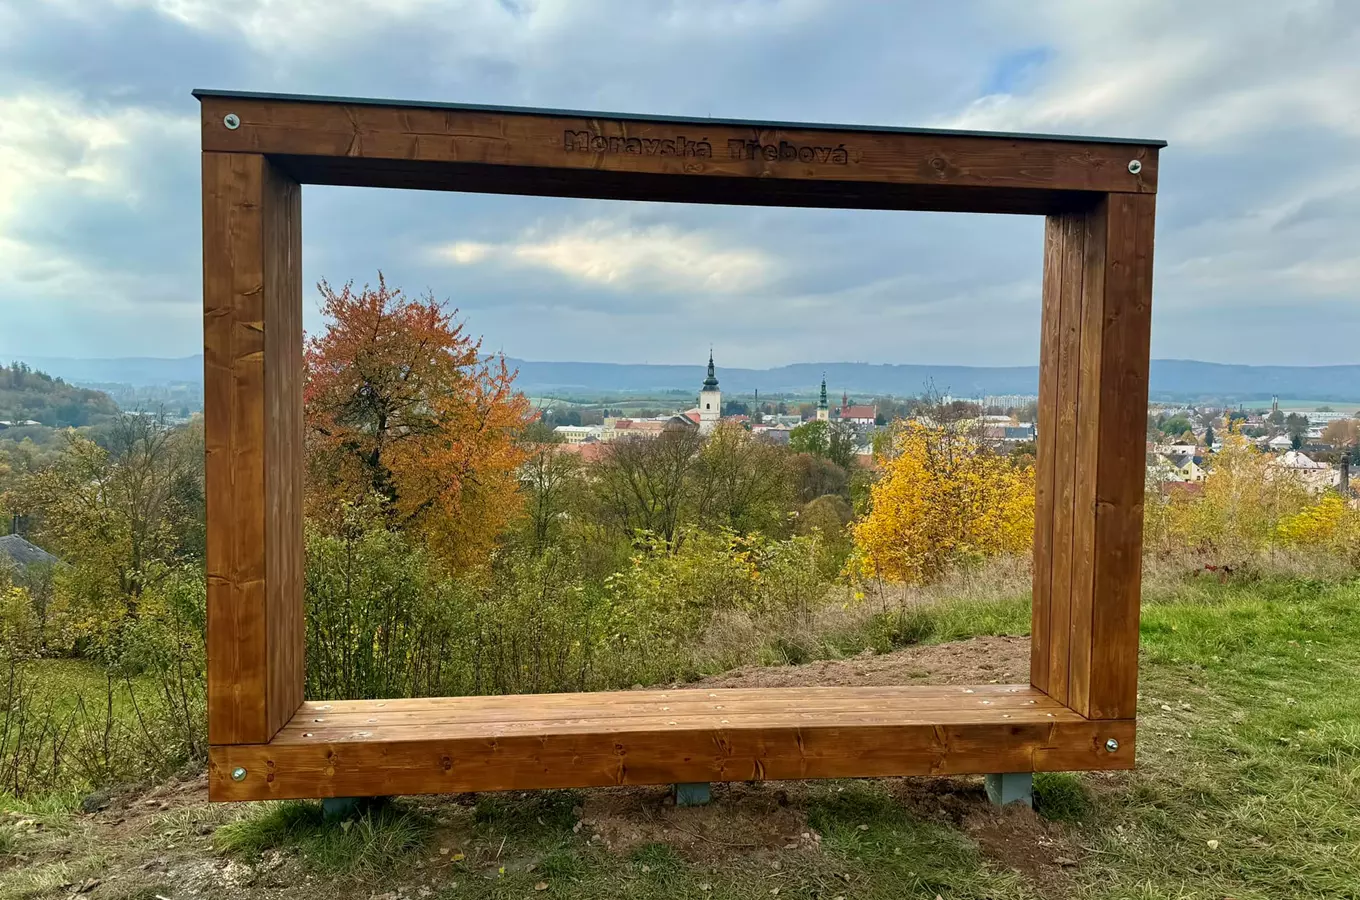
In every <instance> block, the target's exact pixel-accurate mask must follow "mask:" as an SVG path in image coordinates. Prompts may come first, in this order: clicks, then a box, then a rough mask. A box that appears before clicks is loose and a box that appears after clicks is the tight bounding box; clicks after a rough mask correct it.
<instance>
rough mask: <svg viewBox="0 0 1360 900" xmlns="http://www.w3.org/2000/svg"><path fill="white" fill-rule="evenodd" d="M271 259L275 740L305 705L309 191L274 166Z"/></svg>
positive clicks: (269, 444)
mask: <svg viewBox="0 0 1360 900" xmlns="http://www.w3.org/2000/svg"><path fill="white" fill-rule="evenodd" d="M264 172H265V185H264V195H265V197H267V198H269V200H268V201H267V203H266V206H265V208H264V213H263V224H264V248H263V252H264V254H265V262H266V266H265V277H266V279H267V283H266V285H265V295H264V296H265V307H264V322H265V330H264V337H265V367H264V379H265V414H266V417H265V463H266V465H265V497H266V502H267V505H268V509H269V518H268V520H267V522H266V529H267V549H266V585H265V589H266V598H265V599H266V610H267V613H268V629H269V677H268V691H269V697H268V700H267V710H268V725H269V731H270V733H271V734H273V733H275V732H277V731H278V730H279V729H280V728H282V727H283V726H284V725H285V724H286V723H287V722H288V720H289V718H291V717H292V715H293V713H294V711H296V710H297V708H298V706H300V705H301V703H302V694H303V687H304V684H305V682H306V672H305V670H304V669H303V658H302V653H303V647H304V646H305V643H306V636H305V632H304V628H305V626H304V624H303V602H304V600H303V597H304V585H303V567H304V559H305V548H304V544H303V530H302V477H303V458H302V454H303V426H302V382H303V377H304V376H303V364H302V189H301V187H300V186H299V185H298V184H297V182H295V181H293V180H292V179H291V178H289V177H288V176H286V175H284V174H283V173H281V172H279V171H278V170H277V169H276V168H275V167H274V166H272V165H266V166H265V167H264Z"/></svg>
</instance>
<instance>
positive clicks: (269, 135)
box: [201, 96, 1157, 211]
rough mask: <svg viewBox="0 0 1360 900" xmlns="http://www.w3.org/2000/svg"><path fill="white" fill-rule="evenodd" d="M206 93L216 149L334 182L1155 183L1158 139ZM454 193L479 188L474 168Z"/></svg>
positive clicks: (987, 200)
mask: <svg viewBox="0 0 1360 900" xmlns="http://www.w3.org/2000/svg"><path fill="white" fill-rule="evenodd" d="M201 101H202V116H203V117H202V126H203V131H202V139H203V148H204V149H205V150H213V151H222V152H236V153H261V154H266V155H280V156H288V157H291V158H292V159H291V160H290V164H289V165H290V171H291V172H292V173H293V174H294V176H295V177H298V178H301V179H303V180H311V178H310V177H309V174H310V173H309V169H308V164H307V159H308V158H319V159H344V160H346V167H345V168H344V169H343V170H339V169H336V168H335V167H326V169H325V171H326V172H327V175H328V177H330V178H334V177H336V175H337V174H338V173H340V172H343V173H344V175H345V177H346V178H347V179H349V180H347V181H346V182H345V183H349V184H354V185H368V184H375V183H382V179H384V178H387V177H390V176H389V175H388V174H387V173H389V172H390V171H392V170H393V169H394V168H395V169H397V170H400V171H401V172H402V177H404V178H406V179H407V182H406V185H405V186H407V187H423V188H428V189H433V190H448V189H451V185H450V184H449V183H448V182H447V181H443V180H441V179H440V178H439V175H438V171H437V170H430V169H425V170H422V169H418V168H416V169H413V168H410V167H409V166H405V165H404V164H408V163H440V164H449V165H459V166H466V165H468V164H472V165H474V166H487V167H510V171H508V172H502V173H501V174H500V175H499V176H497V177H498V178H500V180H499V181H498V182H497V183H498V185H499V189H500V190H512V191H513V190H514V188H513V184H512V182H511V181H506V180H505V178H506V177H509V178H510V179H511V180H513V179H514V178H515V177H516V175H515V171H514V170H515V169H522V170H524V172H525V174H526V175H527V173H528V170H530V169H534V170H556V171H558V172H561V173H569V172H573V171H575V172H579V173H581V174H582V176H583V177H587V178H589V177H592V176H591V174H590V173H592V172H596V173H598V172H610V173H618V174H621V175H638V176H645V175H667V176H682V177H683V179H684V180H685V181H687V182H693V184H692V185H689V186H688V187H687V192H690V193H692V194H693V195H694V196H693V197H681V198H677V199H696V198H697V197H698V196H699V195H701V194H703V193H704V192H705V191H709V190H721V188H716V187H715V188H706V187H705V186H704V182H706V181H710V180H712V181H721V180H726V179H745V180H762V179H775V180H781V181H789V182H806V183H816V182H847V183H858V184H884V185H915V186H921V187H931V188H940V187H945V188H959V189H969V188H985V189H987V190H986V191H984V192H982V193H979V194H976V195H975V196H974V198H973V202H974V203H975V204H976V208H977V209H978V211H984V210H988V209H989V208H990V205H991V204H992V203H995V202H998V201H1001V200H1004V199H1005V194H1006V192H1011V191H1025V190H1029V191H1034V190H1038V191H1053V192H1072V191H1080V192H1095V193H1106V192H1114V191H1119V192H1124V191H1127V192H1134V193H1138V192H1154V191H1155V190H1156V171H1157V147H1156V146H1155V145H1146V146H1143V145H1130V144H1127V143H1105V142H1100V141H1091V142H1089V143H1087V142H1080V141H1071V140H1052V139H1043V138H1039V137H1032V136H1016V135H996V136H979V135H976V134H949V133H940V132H935V133H919V132H900V131H874V130H866V129H853V130H835V129H829V128H820V127H800V126H793V125H790V126H766V125H751V126H743V125H734V124H728V123H715V122H707V121H704V120H694V121H690V122H682V121H675V120H652V121H648V120H643V119H620V118H610V117H609V116H607V115H596V114H588V115H580V114H576V115H561V114H549V113H535V112H530V111H522V112H516V111H499V110H483V109H431V108H424V107H419V106H411V107H402V106H390V105H389V106H372V105H363V104H356V103H344V102H322V101H316V102H301V101H297V100H280V99H260V98H247V97H211V96H210V97H203V98H201ZM228 114H233V115H235V116H237V117H238V118H239V120H240V125H239V127H237V128H235V129H229V128H227V127H226V126H225V125H224V118H225V117H226V116H227V115H228ZM1134 158H1137V159H1139V160H1140V161H1141V163H1142V170H1141V172H1139V173H1138V174H1133V173H1130V172H1129V170H1128V163H1129V161H1130V160H1131V159H1134ZM392 164H396V165H395V166H394V165H392ZM422 176H424V177H425V178H426V179H428V180H426V181H424V182H422V181H420V180H419V179H420V178H421V177H422ZM332 183H333V182H332ZM453 189H460V190H478V189H479V188H478V186H477V185H476V183H475V176H469V179H468V180H467V183H465V184H463V185H462V186H459V187H457V188H453ZM522 192H524V193H541V192H542V187H541V185H534V186H533V187H528V186H526V187H525V188H524V190H523V191H522ZM596 196H607V195H605V194H602V193H601V194H596Z"/></svg>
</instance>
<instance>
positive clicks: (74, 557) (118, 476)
mask: <svg viewBox="0 0 1360 900" xmlns="http://www.w3.org/2000/svg"><path fill="white" fill-rule="evenodd" d="M107 444H108V446H107V447H102V446H100V445H99V444H96V443H95V442H94V441H91V440H90V439H89V438H87V437H85V436H83V435H81V434H79V433H78V432H76V431H68V432H67V433H66V442H65V446H64V447H63V448H62V451H61V453H60V455H59V456H58V457H57V459H56V461H55V462H54V463H53V464H52V465H50V466H47V467H46V468H43V469H40V470H38V471H37V472H34V473H32V475H30V476H29V477H28V478H27V479H26V480H25V483H24V484H23V486H22V487H21V488H20V489H19V490H18V491H17V492H16V499H17V501H18V502H19V504H20V505H22V507H23V508H24V509H25V510H26V511H28V512H29V513H31V514H32V516H33V517H34V518H35V519H36V520H37V521H38V522H39V538H40V539H41V540H42V541H43V542H44V543H45V544H46V545H47V546H48V547H49V549H51V550H52V551H53V552H55V553H56V554H58V555H59V556H61V557H62V558H64V559H65V560H66V561H67V562H69V563H71V564H72V566H73V570H72V572H71V573H69V575H68V577H67V579H66V580H67V585H66V587H67V589H68V590H70V591H74V592H76V593H79V594H81V595H84V597H85V599H87V600H88V601H89V602H91V603H94V604H97V605H98V606H99V607H100V608H102V610H103V612H104V615H105V616H106V618H107V619H108V620H110V622H112V621H113V620H115V619H117V618H118V615H117V614H115V611H116V610H118V609H119V608H120V606H121V609H122V611H123V612H126V613H128V614H129V615H131V616H132V617H136V615H137V613H138V605H139V601H140V598H141V596H142V594H143V592H144V591H145V590H146V589H147V588H148V587H149V586H151V585H152V584H153V583H154V582H155V581H156V580H157V579H158V578H160V577H161V576H163V575H164V574H165V573H166V571H167V570H168V568H169V567H171V566H173V565H175V564H176V563H180V562H186V561H192V560H196V559H199V558H201V556H202V552H203V431H202V427H201V423H198V422H195V423H193V424H192V425H190V426H187V427H183V428H169V427H167V426H166V423H165V422H164V420H163V419H161V418H159V417H156V416H144V415H137V414H126V415H123V416H120V417H119V418H118V419H116V420H115V421H114V422H113V424H112V427H111V428H110V431H109V434H108V438H107Z"/></svg>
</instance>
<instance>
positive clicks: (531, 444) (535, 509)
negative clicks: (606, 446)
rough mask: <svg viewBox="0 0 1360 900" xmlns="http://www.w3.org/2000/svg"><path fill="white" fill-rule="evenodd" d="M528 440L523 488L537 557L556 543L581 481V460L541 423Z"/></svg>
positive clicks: (533, 546) (530, 532) (532, 543)
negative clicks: (567, 449)
mask: <svg viewBox="0 0 1360 900" xmlns="http://www.w3.org/2000/svg"><path fill="white" fill-rule="evenodd" d="M526 437H527V439H526V441H525V444H526V449H527V450H528V453H529V457H528V459H527V460H526V461H525V463H524V465H523V466H522V467H521V470H520V471H521V475H520V485H521V489H522V490H523V492H524V494H525V513H526V518H527V520H528V522H527V525H528V543H529V547H530V550H531V551H532V552H533V553H534V555H535V556H537V555H540V554H542V553H543V551H544V550H545V549H547V548H548V546H549V545H550V544H552V543H553V541H554V539H555V538H556V537H557V533H558V532H559V531H560V530H561V527H562V524H563V518H564V517H565V516H567V515H568V513H569V506H570V502H571V499H572V496H573V490H574V489H575V488H576V487H577V485H578V484H579V483H580V480H581V479H580V475H581V459H580V457H579V456H577V455H575V454H573V453H570V452H565V451H563V449H562V447H563V444H562V443H561V441H560V440H559V439H557V438H556V437H555V436H554V435H553V433H552V431H551V429H547V428H543V427H539V423H535V427H533V428H532V429H530V433H529V434H528V435H527V436H526Z"/></svg>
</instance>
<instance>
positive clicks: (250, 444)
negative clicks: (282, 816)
mask: <svg viewBox="0 0 1360 900" xmlns="http://www.w3.org/2000/svg"><path fill="white" fill-rule="evenodd" d="M299 203H300V201H299V194H298V188H297V185H296V184H295V183H293V182H291V180H289V179H287V178H286V177H285V176H283V175H281V174H279V173H276V172H272V171H271V170H270V167H269V164H268V162H267V161H266V160H265V159H264V158H263V157H261V156H254V155H248V154H219V153H204V154H203V314H204V321H203V331H204V397H205V402H204V443H205V448H206V454H207V455H206V478H205V481H206V489H207V581H208V739H209V741H210V742H212V743H214V744H230V743H257V742H260V741H267V740H269V738H271V737H272V736H273V735H274V733H275V732H276V731H277V730H278V728H279V727H281V726H282V725H283V724H284V723H285V722H286V721H287V720H288V719H289V717H291V716H292V714H293V712H294V711H295V710H296V708H297V703H300V702H301V699H302V697H301V689H302V681H301V667H300V660H301V646H300V643H301V640H302V636H301V631H300V627H301V603H302V592H301V557H300V553H301V540H300V538H301V506H300V503H299V502H298V498H297V497H296V492H297V490H298V488H299V484H298V483H297V481H300V478H301V468H300V465H299V466H298V468H297V469H296V471H292V470H290V469H289V468H288V467H289V466H290V465H291V464H292V463H293V462H294V461H296V462H298V463H300V460H301V456H300V447H299V448H296V449H291V450H290V448H289V446H288V445H289V444H290V443H291V438H290V436H289V432H287V431H286V430H282V429H287V428H290V427H291V426H292V424H294V423H297V424H298V425H299V430H298V433H299V437H300V419H299V418H298V416H300V409H299V410H298V411H297V414H296V415H294V416H290V414H289V413H288V412H287V407H288V406H289V404H290V402H291V399H290V398H291V397H292V396H297V397H298V398H299V402H300V394H297V393H296V391H298V390H299V385H298V384H297V383H295V382H296V378H295V374H296V373H297V372H298V371H299V369H300V358H299V360H298V367H299V368H294V369H288V368H280V369H279V370H278V371H277V372H275V371H273V365H274V364H275V363H279V364H281V365H286V363H285V360H286V357H287V354H288V352H289V351H288V344H290V342H291V340H292V337H293V336H294V335H295V334H296V337H297V339H298V345H297V347H296V352H297V353H298V354H299V357H300V353H301V333H300V322H301V320H300V316H301V310H300V303H301V270H300V260H299V258H298V257H299V255H300V245H299V243H298V241H297V236H296V234H293V233H292V232H295V231H296V230H297V228H298V227H299V226H300V222H301V216H300V205H299ZM294 303H296V304H298V305H299V309H298V310H297V312H292V311H290V310H285V309H284V308H283V307H284V306H286V305H288V304H294ZM275 329H277V330H278V331H279V333H278V334H276V335H275V334H272V332H273V331H274V330H275ZM290 379H291V380H290ZM267 453H268V462H269V465H268V467H267V466H266V454H267ZM267 468H272V469H273V470H274V471H273V473H272V474H268V473H267V471H266V470H267ZM290 479H296V480H297V481H293V482H291V483H290ZM289 642H292V644H293V646H291V647H290V646H287V645H288V644H289ZM294 701H296V702H294ZM289 704H292V705H291V706H290V705H289Z"/></svg>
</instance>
